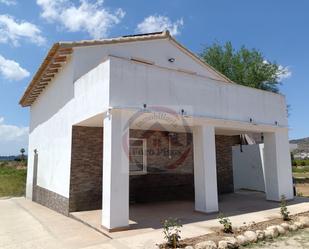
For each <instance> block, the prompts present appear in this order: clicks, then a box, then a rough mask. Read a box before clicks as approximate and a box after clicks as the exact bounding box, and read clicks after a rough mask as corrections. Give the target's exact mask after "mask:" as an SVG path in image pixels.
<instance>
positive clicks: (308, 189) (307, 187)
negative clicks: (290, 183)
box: [296, 183, 309, 196]
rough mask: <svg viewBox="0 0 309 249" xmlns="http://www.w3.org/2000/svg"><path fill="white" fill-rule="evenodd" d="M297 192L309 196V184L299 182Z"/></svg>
mask: <svg viewBox="0 0 309 249" xmlns="http://www.w3.org/2000/svg"><path fill="white" fill-rule="evenodd" d="M296 190H297V193H301V194H302V195H303V196H309V184H308V183H307V184H297V185H296Z"/></svg>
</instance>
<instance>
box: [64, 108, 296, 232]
mask: <svg viewBox="0 0 309 249" xmlns="http://www.w3.org/2000/svg"><path fill="white" fill-rule="evenodd" d="M171 110H172V109H166V108H163V109H162V108H159V109H152V110H151V109H148V108H145V109H143V110H138V111H137V110H130V109H121V108H114V109H110V110H108V111H107V112H106V113H103V114H102V115H97V116H94V117H92V118H90V119H87V120H85V121H83V122H81V123H78V124H76V126H78V127H79V126H81V127H93V128H101V129H99V133H97V131H96V134H100V135H101V136H102V137H103V143H102V142H101V140H98V141H96V139H92V138H91V136H88V134H86V136H87V137H88V138H87V139H88V140H90V141H91V142H92V143H94V144H93V146H87V148H86V153H87V150H88V153H91V155H94V156H93V157H92V158H90V159H89V158H87V159H86V160H87V163H89V160H90V164H94V165H96V167H97V169H98V171H96V172H101V174H99V173H96V174H99V175H98V176H97V177H96V179H97V180H96V181H95V182H93V181H92V180H91V179H93V178H94V177H95V174H94V173H93V171H92V169H90V168H87V167H85V165H84V164H83V162H85V160H83V159H82V156H83V155H79V156H81V158H80V160H79V159H78V156H77V157H76V158H75V160H76V163H77V162H78V163H77V165H79V167H77V168H76V169H75V170H78V169H80V170H79V171H78V172H85V171H87V170H88V171H89V172H88V178H89V182H86V183H83V184H80V183H79V182H78V181H79V179H80V178H78V175H77V176H75V175H74V174H72V171H73V170H74V169H73V168H71V186H70V211H71V214H72V215H73V216H74V217H76V218H77V219H80V220H82V221H83V222H85V223H87V224H93V225H91V226H93V227H95V228H97V229H103V230H106V231H108V232H115V233H116V232H117V231H119V230H124V229H129V228H130V229H131V228H133V229H134V230H139V229H146V230H147V229H154V228H158V227H161V224H160V222H161V220H162V219H166V218H168V217H169V216H171V214H172V216H173V217H177V218H180V219H182V220H183V222H187V223H192V222H193V223H195V222H202V221H204V220H208V219H213V218H215V217H216V216H217V212H218V211H220V212H224V213H225V214H227V215H229V214H231V215H237V214H238V212H240V213H241V212H243V213H245V212H246V213H248V212H254V211H259V210H260V209H262V210H263V209H265V208H266V209H269V208H273V207H277V203H273V202H266V200H270V201H279V200H280V198H281V196H282V195H284V196H285V197H286V198H287V199H289V200H290V199H293V188H292V175H291V164H290V156H289V144H288V131H287V128H285V127H280V126H279V125H278V124H274V125H269V124H268V125H261V124H260V125H256V124H254V123H253V121H252V120H250V119H249V120H248V122H239V121H228V120H222V119H215V118H204V117H198V116H195V117H194V116H187V115H186V113H185V111H184V110H183V109H182V110H180V113H179V112H176V111H171ZM191 113H192V112H191ZM73 130H74V128H73ZM140 131H142V132H141V133H142V136H141V134H140ZM150 131H151V132H150ZM152 131H160V132H161V133H162V132H165V133H164V134H166V136H165V137H166V139H163V140H164V141H165V142H164V141H163V142H162V141H161V142H160V143H159V141H158V147H160V146H161V147H164V146H167V148H168V150H167V151H166V153H167V157H168V158H169V159H173V157H174V156H175V155H173V153H172V152H173V151H172V150H171V149H170V147H171V146H173V139H174V138H173V134H174V133H176V134H182V135H178V139H177V140H183V141H182V143H181V144H182V146H180V148H181V149H180V154H177V155H176V156H175V160H172V161H173V163H172V164H171V163H169V160H168V161H164V162H163V163H162V162H161V164H160V163H158V162H157V161H155V160H154V162H151V157H150V156H149V155H148V154H149V150H147V148H148V149H149V144H148V143H147V142H143V141H144V139H145V136H146V137H147V136H148V135H150V136H151V135H152V134H153V132H152ZM247 132H254V133H260V134H263V138H264V155H263V156H264V164H265V165H264V167H265V172H264V178H265V194H263V193H259V192H241V193H235V194H228V195H222V196H221V195H220V196H219V195H218V194H219V193H220V188H223V189H224V188H225V187H227V186H228V185H229V184H230V183H229V182H228V180H226V179H224V175H222V177H221V176H219V174H220V171H219V168H218V166H219V165H220V164H221V167H222V168H231V164H232V158H229V160H227V161H224V159H223V158H220V157H219V158H218V154H220V149H221V148H220V147H218V145H216V140H217V137H218V136H225V137H229V138H233V137H239V135H241V134H245V133H247ZM134 133H135V134H134ZM161 133H160V134H161ZM132 135H133V136H132ZM72 141H73V142H72V146H73V147H74V136H73V138H72ZM174 142H175V141H174ZM178 142H179V141H178ZM162 143H166V144H165V145H164V144H162ZM82 144H83V143H81V146H83V145H82ZM88 145H89V144H88ZM233 145H237V141H234V142H233V143H232V144H230V145H229V146H230V153H232V146H233ZM132 148H135V149H136V152H134V150H132ZM189 148H191V149H189ZM83 151H84V150H83ZM90 151H91V152H90ZM93 151H94V152H93ZM100 151H101V152H103V153H100ZM73 153H74V150H72V155H73ZM221 153H222V152H221ZM224 153H226V151H223V154H224ZM146 154H147V159H146V160H147V161H146V162H145V155H146ZM184 155H185V156H184ZM148 157H149V158H148ZM163 160H164V159H163ZM179 160H181V164H182V167H178V165H179V164H180V161H179ZM190 162H192V163H190ZM222 162H224V163H223V165H222ZM72 163H73V164H74V160H73V159H72ZM73 164H72V166H73ZM151 164H153V165H156V164H157V165H165V166H164V168H160V167H151ZM72 166H71V167H72ZM154 170H159V171H158V172H154ZM175 172H176V174H175ZM164 173H167V174H164ZM173 174H174V175H173ZM72 176H73V177H75V178H72ZM141 176H143V178H142V177H141ZM218 176H219V177H218ZM145 177H148V178H149V179H152V180H153V179H155V178H156V179H162V178H164V177H165V181H172V182H173V181H174V182H177V178H178V177H180V178H178V181H184V184H183V185H182V187H183V189H179V185H178V186H177V188H175V189H173V188H171V187H169V186H168V187H167V188H165V189H163V191H161V192H159V193H156V192H155V191H154V190H155V189H156V188H155V186H156V182H154V183H151V184H152V185H153V186H154V187H153V186H152V188H150V186H149V185H151V184H150V183H149V181H146V182H145V179H146V178H145ZM244 177H246V176H244ZM132 178H138V179H139V180H137V182H138V183H137V184H135V185H134V184H132V183H134V181H132ZM72 179H73V180H72ZM74 179H75V181H74ZM76 179H77V180H76ZM188 179H189V180H188ZM227 179H228V178H227ZM222 180H224V181H222ZM220 181H221V184H220V183H219V182H220ZM74 182H75V183H74ZM143 182H144V185H143ZM73 183H74V184H73ZM135 183H136V181H135ZM145 183H146V184H145ZM147 183H148V184H147ZM160 187H161V188H162V185H161V184H160V181H158V182H157V188H158V189H160ZM93 188H98V189H99V191H98V192H97V193H96V194H95V193H94V190H93ZM133 188H136V189H137V190H136V191H134V192H132V191H131V190H132V189H133ZM232 188H233V187H232ZM85 189H86V190H87V189H88V192H87V191H86V192H85V191H84V190H85ZM143 189H144V190H146V191H144V193H143V194H140V193H141V192H143V191H142V190H143ZM218 189H219V191H218ZM233 191H234V189H232V191H230V192H233ZM162 192H163V193H165V194H164V196H159V195H162ZM222 192H224V191H222ZM132 193H133V195H134V196H133V197H132ZM137 193H138V194H137ZM147 193H148V195H147ZM83 195H86V196H87V197H86V198H84V199H83V198H81V197H83ZM177 195H179V196H177ZM79 197H80V198H79ZM147 197H148V198H149V200H150V202H149V200H148V201H147V202H148V203H144V204H139V203H141V202H142V201H141V200H145V198H147ZM159 197H160V198H159ZM164 198H165V200H164ZM251 199H252V202H251V201H250V200H251ZM167 200H171V201H170V202H162V201H167ZM84 203H87V205H86V206H88V207H89V203H90V204H93V206H92V207H91V208H88V209H87V208H83V204H84ZM130 203H131V205H130ZM98 205H101V208H98ZM77 206H78V207H79V208H76V207H77ZM90 206H91V205H90ZM80 207H81V208H80ZM78 209H79V210H78ZM91 209H95V210H94V211H93V210H92V211H87V210H91ZM76 211H82V212H76ZM195 211H198V212H195ZM83 217H84V218H83ZM128 232H129V233H130V232H132V229H131V230H130V231H128Z"/></svg>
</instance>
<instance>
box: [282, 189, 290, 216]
mask: <svg viewBox="0 0 309 249" xmlns="http://www.w3.org/2000/svg"><path fill="white" fill-rule="evenodd" d="M286 205H287V203H286V199H285V196H284V195H282V196H281V200H280V214H281V217H282V219H283V220H284V221H288V220H290V212H289V211H288V208H287V206H286Z"/></svg>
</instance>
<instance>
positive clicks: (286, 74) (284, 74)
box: [278, 65, 292, 81]
mask: <svg viewBox="0 0 309 249" xmlns="http://www.w3.org/2000/svg"><path fill="white" fill-rule="evenodd" d="M278 69H279V70H280V73H279V74H278V78H279V81H282V80H284V79H288V78H290V77H291V76H292V71H291V70H290V69H289V67H284V66H282V65H279V68H278Z"/></svg>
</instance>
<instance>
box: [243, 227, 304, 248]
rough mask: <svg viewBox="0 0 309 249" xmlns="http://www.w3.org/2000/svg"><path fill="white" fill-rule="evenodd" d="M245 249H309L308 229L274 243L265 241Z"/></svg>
mask: <svg viewBox="0 0 309 249" xmlns="http://www.w3.org/2000/svg"><path fill="white" fill-rule="evenodd" d="M246 248H254V249H255V248H261V249H273V248H276V249H278V248H280V249H296V248H303V249H309V228H307V229H304V230H301V231H298V232H296V233H294V234H291V235H289V236H282V237H279V238H278V239H276V240H275V241H267V242H263V243H258V244H255V245H252V246H248V247H246Z"/></svg>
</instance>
